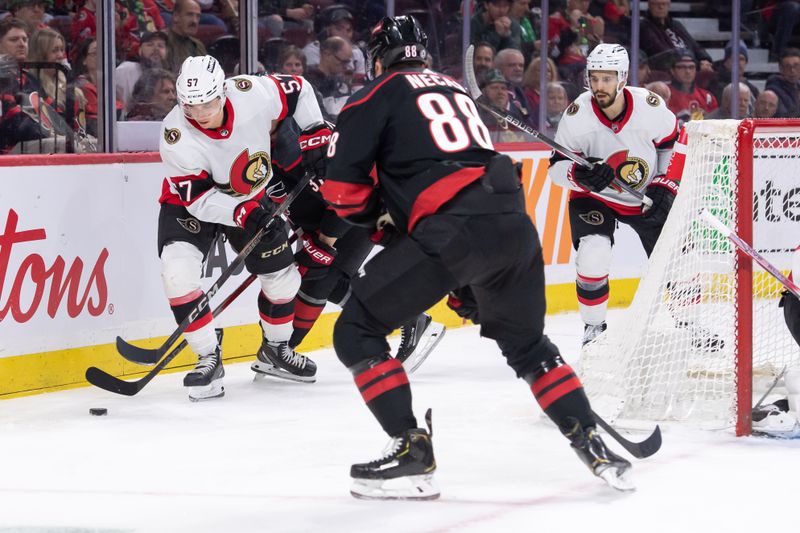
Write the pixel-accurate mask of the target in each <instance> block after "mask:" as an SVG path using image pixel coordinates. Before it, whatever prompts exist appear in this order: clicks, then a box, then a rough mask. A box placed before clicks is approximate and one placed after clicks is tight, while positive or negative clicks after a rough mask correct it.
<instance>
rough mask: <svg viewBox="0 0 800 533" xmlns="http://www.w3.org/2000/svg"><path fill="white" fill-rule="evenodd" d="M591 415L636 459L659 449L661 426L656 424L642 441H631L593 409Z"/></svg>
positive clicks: (647, 455) (648, 455)
mask: <svg viewBox="0 0 800 533" xmlns="http://www.w3.org/2000/svg"><path fill="white" fill-rule="evenodd" d="M592 416H594V419H595V421H597V423H598V424H599V425H600V427H601V428H603V429H604V430H605V432H606V433H608V434H609V435H611V437H612V438H613V439H614V440H615V441H617V442H618V443H619V444H620V446H622V447H623V448H625V450H627V451H628V453H629V454H631V455H632V456H634V457H636V458H637V459H644V458H645V457H650V456H651V455H653V454H654V453H656V452H657V451H658V450H660V449H661V428H660V427H658V426H656V429H654V430H653V432H652V433H651V434H650V436H649V437H647V438H646V439H644V440H643V441H642V442H633V441H630V440H628V439H626V438H625V437H623V436H622V435H620V434H619V432H618V431H617V430H616V429H614V428H613V427H611V424H609V423H608V422H606V421H605V420H603V419H602V418H601V417H600V415H598V414H597V413H595V412H594V411H592Z"/></svg>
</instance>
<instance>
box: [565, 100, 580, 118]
mask: <svg viewBox="0 0 800 533" xmlns="http://www.w3.org/2000/svg"><path fill="white" fill-rule="evenodd" d="M578 109H580V106H579V105H578V104H576V103H575V102H572V103H571V104H570V105H569V107H568V108H567V115H569V116H572V115H574V114H575V113H577V112H578Z"/></svg>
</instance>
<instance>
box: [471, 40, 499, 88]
mask: <svg viewBox="0 0 800 533" xmlns="http://www.w3.org/2000/svg"><path fill="white" fill-rule="evenodd" d="M494 56H495V49H494V47H492V45H491V44H489V43H486V42H479V43H475V52H474V54H473V56H472V67H473V68H474V69H475V79H478V80H479V79H481V78H482V77H483V76H484V74H486V72H488V71H489V69H491V68H492V66H493V65H494Z"/></svg>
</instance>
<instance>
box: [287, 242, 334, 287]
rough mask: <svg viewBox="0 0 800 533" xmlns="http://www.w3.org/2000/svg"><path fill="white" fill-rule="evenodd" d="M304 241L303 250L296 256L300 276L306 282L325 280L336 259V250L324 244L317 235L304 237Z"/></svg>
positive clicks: (298, 251)
mask: <svg viewBox="0 0 800 533" xmlns="http://www.w3.org/2000/svg"><path fill="white" fill-rule="evenodd" d="M302 241H303V242H302V244H303V246H302V248H300V249H299V250H297V253H296V254H294V260H295V262H296V263H297V266H298V269H299V270H300V275H301V276H303V279H304V280H312V279H322V278H324V277H325V276H326V275H327V274H328V269H330V267H331V265H332V264H333V260H334V259H336V254H337V252H336V248H334V247H332V246H329V245H327V244H325V243H324V242H322V241H321V240H320V239H319V236H317V235H316V234H313V235H308V234H306V235H303V239H302Z"/></svg>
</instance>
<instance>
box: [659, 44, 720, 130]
mask: <svg viewBox="0 0 800 533" xmlns="http://www.w3.org/2000/svg"><path fill="white" fill-rule="evenodd" d="M671 72H672V82H671V83H670V89H671V91H672V97H671V98H670V100H669V103H668V105H667V107H668V108H669V110H670V111H672V112H673V113H675V115H676V116H677V117H678V119H679V120H683V121H686V120H687V119H690V120H698V119H703V118H705V116H706V115H707V114H708V113H710V112H711V111H714V110H715V109H716V108H717V107H719V106H718V104H717V99H716V98H714V95H713V94H711V93H710V92H709V91H707V90H705V89H701V88H700V87H698V86H697V85H696V84H695V78H696V77H697V62H696V60H695V56H694V54H693V53H692V52H691V51H690V50H688V49H684V50H681V51H679V52H678V60H677V61H676V62H675V64H674V65H673V66H672V69H671Z"/></svg>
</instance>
